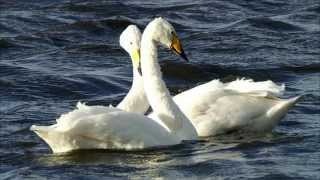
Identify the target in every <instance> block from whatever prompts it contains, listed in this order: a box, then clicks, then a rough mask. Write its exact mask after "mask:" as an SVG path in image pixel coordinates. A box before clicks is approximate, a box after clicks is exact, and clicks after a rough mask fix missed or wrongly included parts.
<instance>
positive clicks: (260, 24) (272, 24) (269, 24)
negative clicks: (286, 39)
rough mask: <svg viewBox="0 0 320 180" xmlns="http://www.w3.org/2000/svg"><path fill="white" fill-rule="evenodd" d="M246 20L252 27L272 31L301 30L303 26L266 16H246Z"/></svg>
mask: <svg viewBox="0 0 320 180" xmlns="http://www.w3.org/2000/svg"><path fill="white" fill-rule="evenodd" d="M246 21H247V22H249V24H250V25H252V26H254V27H257V28H263V29H270V30H274V31H303V30H304V29H303V28H301V27H299V26H296V25H293V24H290V23H288V22H283V21H280V20H273V19H271V18H267V17H254V18H248V19H246Z"/></svg>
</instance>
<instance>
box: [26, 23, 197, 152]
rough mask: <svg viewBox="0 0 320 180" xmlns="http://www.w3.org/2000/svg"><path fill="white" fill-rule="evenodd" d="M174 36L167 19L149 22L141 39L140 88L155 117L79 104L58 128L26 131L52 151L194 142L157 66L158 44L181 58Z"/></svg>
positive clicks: (61, 119)
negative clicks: (172, 50)
mask: <svg viewBox="0 0 320 180" xmlns="http://www.w3.org/2000/svg"><path fill="white" fill-rule="evenodd" d="M156 29H157V31H156ZM158 30H160V31H158ZM173 32H174V33H175V31H174V29H173V27H172V26H171V25H170V24H169V23H168V22H167V21H165V20H164V19H162V18H157V19H155V20H153V21H152V22H150V23H149V24H148V26H147V27H146V31H145V32H144V33H143V36H142V41H141V42H142V45H141V52H142V53H141V68H142V73H143V74H144V76H143V81H144V83H143V84H144V86H143V87H144V88H145V92H147V93H146V96H147V98H148V100H149V102H150V105H151V107H152V108H153V109H154V112H155V113H156V114H157V116H156V117H157V118H156V119H151V118H148V117H146V116H144V115H142V114H140V113H135V112H127V111H124V110H121V109H119V108H113V107H106V106H87V105H85V104H82V103H78V105H77V108H76V109H75V110H73V111H71V112H69V113H66V114H63V115H61V116H60V117H59V118H58V119H57V120H56V124H54V125H51V126H36V125H32V126H31V127H30V129H31V130H32V131H34V132H35V133H36V134H37V135H38V136H39V137H40V138H42V139H43V140H44V141H45V142H46V143H47V144H48V145H49V146H50V148H51V150H52V151H53V153H64V152H68V151H72V150H78V149H121V150H138V149H145V148H154V147H163V146H170V145H177V144H180V143H181V142H182V141H184V140H196V139H197V133H196V130H195V128H194V127H193V125H192V123H191V122H190V121H189V120H188V119H187V118H186V117H185V116H184V114H183V113H182V112H181V111H180V109H179V108H178V107H177V106H176V105H175V103H173V100H172V98H171V96H170V95H169V92H168V90H167V88H166V86H165V84H164V82H163V81H162V79H161V72H160V67H159V64H158V62H157V56H156V54H157V47H156V44H162V45H164V46H166V47H168V48H171V49H174V50H175V51H176V52H177V53H178V54H180V55H183V54H184V53H183V50H182V47H181V45H180V41H179V40H178V38H177V37H176V35H175V34H172V33H173ZM173 36H175V37H174V38H173ZM173 39H175V40H174V41H173ZM150 47H152V48H150ZM153 96H155V97H153Z"/></svg>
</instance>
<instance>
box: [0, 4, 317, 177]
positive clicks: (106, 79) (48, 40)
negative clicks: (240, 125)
mask: <svg viewBox="0 0 320 180" xmlns="http://www.w3.org/2000/svg"><path fill="white" fill-rule="evenodd" d="M319 14H320V5H319V1H318V0H306V1H276V0H262V1H245V0H229V1H224V0H219V1H197V2H196V1H191V0H190V1H182V0H169V1H162V2H161V3H160V1H159V2H158V1H132V0H131V1H121V2H120V1H119V2H118V1H87V2H86V1H66V0H59V1H50V0H41V1H40V0H34V1H18V0H10V1H4V0H0V137H1V140H0V179H24V178H35V179H41V178H50V179H51V178H54V179H101V178H103V179H104V178H108V177H109V178H110V177H113V178H160V177H164V178H166V179H177V178H189V179H194V178H207V179H320V152H319V149H320V115H319V114H320V100H319V99H320V62H319V59H320V38H319V37H320V25H319V18H320V16H319ZM160 15H161V16H163V17H166V18H167V19H168V20H169V21H170V22H172V23H173V25H174V26H175V28H176V30H177V32H178V34H179V36H180V37H181V38H182V41H183V44H184V47H185V51H186V53H187V54H188V56H189V59H190V60H191V62H190V63H189V64H186V63H183V62H181V61H179V60H178V57H176V56H174V55H172V53H169V52H167V51H164V50H162V51H161V56H160V57H161V59H163V60H165V61H163V62H162V64H163V68H162V69H163V71H164V76H165V78H166V82H167V85H168V87H169V88H170V89H171V90H172V92H173V93H176V92H180V91H182V90H184V89H186V88H189V87H192V86H195V85H197V84H199V83H200V82H205V81H208V80H210V79H213V78H221V79H223V80H225V81H228V80H232V79H234V78H235V77H249V78H253V79H255V80H267V79H271V80H273V81H275V82H276V83H285V84H286V86H287V92H286V94H285V96H284V97H292V96H296V95H301V94H303V95H304V98H303V100H302V101H301V102H300V103H299V104H298V105H297V106H296V107H294V108H293V109H291V110H290V111H289V114H288V115H287V116H286V118H284V119H283V121H282V122H281V123H280V125H279V126H278V127H277V128H276V129H275V130H274V132H273V133H272V134H268V135H263V136H259V137H252V136H251V137H247V136H245V135H226V136H221V137H215V138H208V139H203V140H202V141H200V142H194V143H185V144H182V145H179V146H175V147H171V148H166V149H158V150H153V151H142V152H129V153H128V152H116V151H100V150H97V151H79V152H75V153H72V154H69V155H64V156H61V155H60V156H58V155H52V154H51V152H50V150H49V149H48V146H47V145H46V144H45V143H44V142H43V141H41V140H40V138H38V137H37V136H36V135H35V134H33V133H32V132H30V131H29V130H28V128H29V127H30V125H32V124H41V125H48V124H52V123H54V121H55V119H56V118H57V117H59V115H60V114H62V113H64V112H67V111H70V110H72V109H73V108H74V107H75V104H76V102H77V101H79V100H80V101H84V102H88V104H92V105H93V104H103V105H108V104H110V103H111V104H114V105H115V104H117V103H118V102H119V101H120V100H121V99H122V98H123V97H124V95H125V94H126V92H127V91H128V88H129V87H130V84H131V76H132V74H131V65H130V60H129V58H128V56H127V54H125V53H124V52H123V51H122V50H120V48H119V45H118V37H119V34H120V33H121V31H122V30H123V29H124V28H125V27H126V26H127V25H128V24H132V23H133V24H138V25H139V26H140V27H141V28H143V27H144V26H145V25H146V24H147V23H148V22H149V21H150V20H151V19H152V18H153V17H155V16H160Z"/></svg>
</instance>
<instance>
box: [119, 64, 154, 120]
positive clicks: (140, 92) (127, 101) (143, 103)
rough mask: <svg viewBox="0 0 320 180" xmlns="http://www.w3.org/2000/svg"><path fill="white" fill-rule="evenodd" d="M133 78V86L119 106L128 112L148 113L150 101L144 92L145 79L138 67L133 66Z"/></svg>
mask: <svg viewBox="0 0 320 180" xmlns="http://www.w3.org/2000/svg"><path fill="white" fill-rule="evenodd" d="M132 72H133V79H132V85H131V88H130V90H129V92H128V94H127V95H126V97H124V99H123V100H122V101H121V102H120V103H119V104H118V105H117V108H119V109H122V110H124V111H127V112H136V113H142V114H144V113H146V112H147V110H148V109H149V103H148V100H147V97H146V96H145V93H144V88H143V79H142V77H141V76H140V74H139V72H138V70H137V69H136V68H132Z"/></svg>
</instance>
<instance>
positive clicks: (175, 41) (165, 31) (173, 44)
mask: <svg viewBox="0 0 320 180" xmlns="http://www.w3.org/2000/svg"><path fill="white" fill-rule="evenodd" d="M149 25H150V29H149V31H151V32H150V33H151V34H152V37H153V40H154V41H156V42H158V43H160V44H162V45H164V46H165V47H167V48H169V49H171V50H172V51H173V52H175V53H176V54H177V55H179V56H181V57H182V58H183V59H184V60H186V61H188V58H187V56H186V55H185V53H184V50H183V48H182V44H181V42H180V40H179V38H178V35H177V33H176V31H175V29H174V28H173V26H172V25H171V24H170V23H169V22H168V21H167V20H165V19H164V18H162V17H158V18H155V19H154V20H153V21H151V22H150V24H149ZM149 25H148V26H149Z"/></svg>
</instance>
